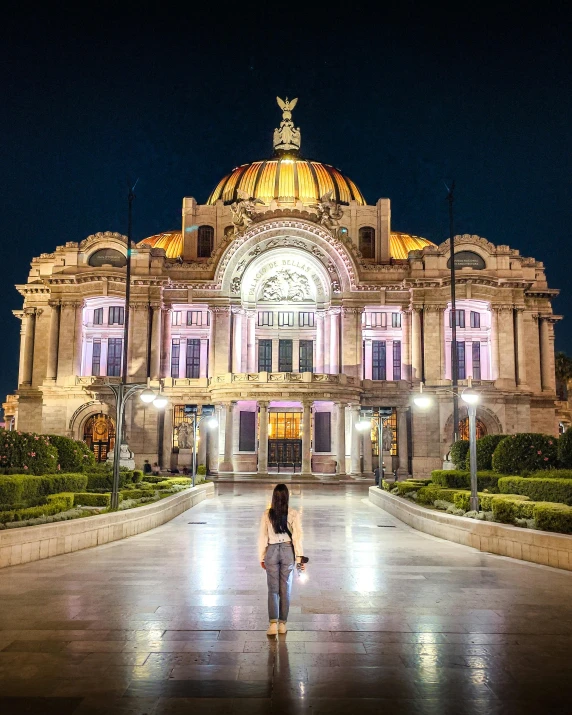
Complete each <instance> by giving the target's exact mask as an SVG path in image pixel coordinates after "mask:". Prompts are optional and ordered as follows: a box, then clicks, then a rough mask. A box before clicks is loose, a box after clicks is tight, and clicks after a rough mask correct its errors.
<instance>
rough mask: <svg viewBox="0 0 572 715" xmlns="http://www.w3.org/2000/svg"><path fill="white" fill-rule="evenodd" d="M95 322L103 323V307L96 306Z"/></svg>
mask: <svg viewBox="0 0 572 715" xmlns="http://www.w3.org/2000/svg"><path fill="white" fill-rule="evenodd" d="M93 324H94V325H103V308H96V309H95V310H94V311H93Z"/></svg>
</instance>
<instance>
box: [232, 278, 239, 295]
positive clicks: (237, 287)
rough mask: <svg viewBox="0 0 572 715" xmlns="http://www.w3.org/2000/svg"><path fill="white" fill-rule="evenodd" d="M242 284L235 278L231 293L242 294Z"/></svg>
mask: <svg viewBox="0 0 572 715" xmlns="http://www.w3.org/2000/svg"><path fill="white" fill-rule="evenodd" d="M240 283H241V279H240V278H239V277H238V276H237V277H236V278H233V279H232V281H231V283H230V292H231V293H240Z"/></svg>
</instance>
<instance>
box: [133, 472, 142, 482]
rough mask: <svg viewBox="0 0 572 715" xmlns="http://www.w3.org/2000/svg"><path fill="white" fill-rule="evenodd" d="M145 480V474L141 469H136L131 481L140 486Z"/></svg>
mask: <svg viewBox="0 0 572 715" xmlns="http://www.w3.org/2000/svg"><path fill="white" fill-rule="evenodd" d="M142 480H143V472H142V471H141V469H134V470H133V476H132V477H131V481H132V482H133V484H138V483H139V482H141V481H142Z"/></svg>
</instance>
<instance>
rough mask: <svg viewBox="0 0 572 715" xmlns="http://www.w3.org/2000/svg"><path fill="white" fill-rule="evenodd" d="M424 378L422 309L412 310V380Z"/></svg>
mask: <svg viewBox="0 0 572 715" xmlns="http://www.w3.org/2000/svg"><path fill="white" fill-rule="evenodd" d="M422 378H423V352H422V346H421V308H413V309H412V310H411V379H412V380H421V379H422Z"/></svg>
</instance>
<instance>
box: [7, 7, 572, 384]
mask: <svg viewBox="0 0 572 715" xmlns="http://www.w3.org/2000/svg"><path fill="white" fill-rule="evenodd" d="M77 7H79V6H77ZM107 7H108V6H107V5H106V4H104V3H103V4H101V3H100V4H97V6H96V5H95V4H94V5H93V6H92V7H91V8H84V9H80V10H77V11H74V12H70V13H64V12H63V11H61V10H60V11H54V10H49V11H48V10H43V11H36V10H35V9H34V8H33V7H32V6H27V7H26V6H22V5H21V4H19V5H14V7H13V8H12V9H11V11H9V12H7V13H6V14H5V15H4V17H3V25H4V28H3V33H2V42H0V77H1V82H2V94H3V96H2V101H1V102H0V132H1V141H0V197H1V199H2V212H1V214H0V226H1V236H2V242H3V246H2V251H3V254H2V258H3V260H2V263H3V271H2V287H3V299H2V301H1V303H0V329H1V330H2V336H3V359H2V361H1V363H0V396H1V397H3V396H4V395H5V394H6V393H7V392H11V391H13V390H14V389H15V387H16V378H17V362H18V359H17V355H18V344H19V321H17V320H16V319H15V318H14V317H13V316H12V315H11V310H13V309H14V308H19V307H21V300H20V296H19V295H18V293H17V292H16V291H15V290H14V288H13V285H14V283H18V282H25V280H26V276H27V273H28V270H29V264H30V260H31V258H32V257H33V256H36V255H39V253H40V252H44V251H53V250H54V248H55V247H56V246H57V245H59V244H62V243H64V242H65V241H81V240H82V239H83V238H85V237H86V236H88V235H89V234H91V233H95V232H97V231H106V230H111V231H120V232H123V233H125V232H126V224H127V221H126V187H127V181H128V178H131V179H134V178H139V183H138V185H137V192H136V193H137V198H136V202H135V205H134V238H135V239H137V240H139V239H141V238H144V237H146V236H149V235H152V234H154V233H158V232H160V231H163V230H168V229H172V228H175V227H178V226H179V225H180V213H181V200H182V198H183V196H194V197H196V198H197V200H198V201H199V202H204V201H205V200H206V198H207V197H208V195H209V193H210V191H211V190H212V189H213V187H214V186H215V184H216V183H217V181H218V180H219V179H220V178H221V177H222V176H223V175H224V174H225V173H227V172H228V171H229V170H230V169H232V168H233V167H234V166H236V165H237V164H240V163H244V162H247V161H251V160H255V159H261V158H265V157H267V156H269V155H270V153H271V142H272V131H273V129H274V127H275V126H277V124H278V122H279V120H280V112H279V110H278V108H277V106H276V104H275V97H276V95H280V96H282V97H284V96H285V95H288V96H289V97H290V98H292V97H295V96H297V97H299V98H300V99H299V103H298V106H297V107H296V110H295V115H294V119H295V122H296V124H297V125H299V126H300V127H301V129H302V152H303V155H304V156H305V157H308V158H316V159H319V160H321V161H324V162H327V163H331V164H333V165H335V166H337V167H339V168H340V169H342V170H343V171H344V172H345V173H347V174H348V176H350V177H351V178H352V179H354V181H355V182H356V183H357V184H358V186H359V187H360V188H361V190H362V191H363V193H364V194H365V196H366V199H367V200H368V202H370V203H372V202H375V200H376V199H377V198H379V197H382V196H383V197H385V196H387V197H389V198H391V200H392V216H393V220H392V223H393V227H394V228H395V229H398V230H402V231H406V232H409V233H414V234H417V235H421V236H425V237H427V238H429V239H431V240H433V241H436V242H440V241H442V240H444V239H445V238H446V237H447V234H448V218H447V205H446V201H445V195H446V191H445V187H444V184H443V182H444V181H447V182H449V181H450V180H451V179H452V178H454V179H455V182H456V187H457V198H456V204H455V210H456V231H457V233H476V234H479V235H481V236H484V237H486V238H487V239H489V240H490V241H492V242H493V243H503V244H505V243H506V244H509V245H510V246H511V247H513V248H517V249H519V250H520V252H521V253H522V254H524V255H531V256H534V257H535V258H537V259H538V260H542V261H544V262H545V264H546V267H547V272H548V278H549V282H550V285H551V286H552V287H557V288H561V289H562V294H561V296H560V297H559V298H558V299H557V300H556V302H555V309H556V311H557V312H559V313H563V314H565V315H566V316H568V315H570V314H572V291H571V289H570V285H569V268H568V264H569V260H568V259H569V250H568V238H567V236H568V234H569V232H570V227H571V225H572V223H571V218H572V217H571V211H570V199H571V190H570V168H571V160H570V156H571V148H572V137H571V135H572V130H571V104H572V102H571V93H570V85H571V75H572V72H571V69H572V68H571V57H570V45H571V37H570V32H569V29H568V28H569V22H568V20H569V18H568V17H567V16H566V15H565V14H564V10H563V9H562V8H564V7H565V5H564V3H553V4H550V3H548V4H547V3H545V4H543V5H542V6H540V5H539V6H537V8H538V10H537V12H538V15H537V16H534V15H526V14H525V13H524V11H523V7H524V6H523V5H522V3H521V4H519V5H513V6H512V7H511V6H510V5H506V4H503V3H499V4H496V5H495V6H494V8H492V9H490V10H489V11H488V12H487V13H485V12H484V10H483V8H484V6H483V5H481V4H476V5H475V9H474V10H473V9H467V8H465V7H464V8H461V9H460V10H455V11H453V10H450V11H447V12H444V11H443V14H442V15H440V14H439V12H438V11H436V10H435V7H432V8H430V9H428V10H427V12H426V14H425V15H422V14H420V13H419V12H418V11H417V10H416V7H415V5H414V4H407V3H400V4H399V5H398V6H397V7H399V8H400V9H399V10H392V9H391V7H392V6H387V7H383V8H382V9H379V6H378V5H376V6H373V7H374V8H378V9H377V10H375V9H374V10H370V11H367V12H366V11H365V9H364V10H363V11H361V12H360V11H359V9H358V6H356V9H355V10H354V9H351V8H349V7H347V8H345V9H344V10H343V12H337V11H336V10H335V7H334V6H332V5H330V6H329V8H324V9H321V10H319V11H318V10H316V11H312V10H308V9H306V8H301V7H299V6H293V5H288V6H285V5H281V6H280V7H278V6H277V8H276V11H275V12H273V11H271V10H268V9H265V8H264V6H260V5H256V6H253V7H252V8H251V7H249V6H247V5H233V6H229V8H228V9H227V10H225V6H224V5H215V4H210V5H205V6H204V7H203V8H202V9H200V10H196V9H195V8H194V5H193V4H189V5H188V6H187V8H188V9H187V10H186V11H182V12H181V11H177V12H175V11H172V12H169V11H168V5H167V4H162V5H161V6H157V8H156V9H155V10H145V11H144V10H143V8H144V7H148V6H147V5H141V4H135V3H133V4H131V3H122V4H118V3H114V4H113V5H111V6H109V9H106V8H107ZM491 7H492V6H491ZM255 8H256V9H255ZM388 8H389V9H388ZM129 10H130V13H128V11H129ZM121 13H122V14H121ZM355 13H358V14H355ZM557 347H558V348H560V349H565V350H567V351H568V352H569V353H572V329H571V328H570V327H569V319H566V320H565V321H563V322H562V323H560V324H559V325H558V327H557Z"/></svg>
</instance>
